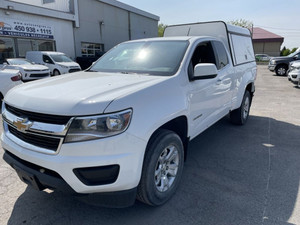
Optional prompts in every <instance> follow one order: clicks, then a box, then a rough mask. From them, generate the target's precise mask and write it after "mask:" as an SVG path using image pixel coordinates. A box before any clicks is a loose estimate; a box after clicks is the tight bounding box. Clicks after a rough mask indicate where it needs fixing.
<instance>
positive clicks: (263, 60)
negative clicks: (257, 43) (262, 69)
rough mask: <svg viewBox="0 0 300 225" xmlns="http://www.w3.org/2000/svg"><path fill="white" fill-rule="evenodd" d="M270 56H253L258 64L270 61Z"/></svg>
mask: <svg viewBox="0 0 300 225" xmlns="http://www.w3.org/2000/svg"><path fill="white" fill-rule="evenodd" d="M270 58H271V57H270V56H269V55H267V54H255V59H256V61H258V62H267V61H269V60H270Z"/></svg>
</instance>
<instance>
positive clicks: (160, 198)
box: [137, 130, 184, 206]
mask: <svg viewBox="0 0 300 225" xmlns="http://www.w3.org/2000/svg"><path fill="white" fill-rule="evenodd" d="M183 163H184V148H183V144H182V141H181V139H180V137H179V136H178V135H177V134H176V133H174V132H172V131H169V130H158V131H157V132H156V134H155V135H154V136H153V137H152V138H151V139H150V141H149V143H148V146H147V149H146V153H145V157H144V164H143V171H142V176H141V180H140V184H139V186H138V191H137V199H138V200H139V201H141V202H143V203H145V204H148V205H151V206H159V205H162V204H164V203H165V202H167V201H168V200H169V199H170V198H171V197H172V196H173V195H174V193H175V191H176V189H177V188H178V185H179V183H180V179H181V175H182V171H183ZM170 168H172V169H170Z"/></svg>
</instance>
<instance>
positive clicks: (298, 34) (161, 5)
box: [119, 0, 300, 48]
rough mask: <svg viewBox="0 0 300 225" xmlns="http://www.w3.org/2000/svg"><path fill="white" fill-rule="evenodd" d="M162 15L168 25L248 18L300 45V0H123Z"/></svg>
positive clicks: (288, 44)
mask: <svg viewBox="0 0 300 225" xmlns="http://www.w3.org/2000/svg"><path fill="white" fill-rule="evenodd" d="M119 1H120V2H123V3H126V4H128V5H131V6H134V7H136V8H139V9H141V10H144V11H147V12H150V13H152V14H155V15H157V16H159V17H160V22H161V23H164V24H168V25H171V24H180V23H195V22H201V21H212V20H223V21H225V22H227V21H231V20H236V19H246V20H249V21H252V22H253V23H254V27H261V28H263V29H266V30H268V31H270V32H273V33H275V34H278V35H281V36H283V37H284V43H283V45H282V47H283V46H286V47H287V48H293V47H300V0H247V1H246V0H225V1H224V0H223V1H222V0H208V1H199V0H185V1H184V0H160V1H159V0H151V1H149V0H148V1H145V0H144V1H143V0H119Z"/></svg>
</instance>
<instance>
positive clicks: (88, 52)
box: [81, 42, 104, 57]
mask: <svg viewBox="0 0 300 225" xmlns="http://www.w3.org/2000/svg"><path fill="white" fill-rule="evenodd" d="M103 51H104V44H96V43H87V42H82V43H81V55H82V56H83V57H95V56H99V55H101V54H102V53H103Z"/></svg>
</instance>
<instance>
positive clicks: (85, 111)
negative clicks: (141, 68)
mask: <svg viewBox="0 0 300 225" xmlns="http://www.w3.org/2000/svg"><path fill="white" fill-rule="evenodd" d="M165 79H166V77H160V76H147V75H136V74H135V75H133V74H120V73H114V74H107V73H99V72H77V73H74V74H68V75H64V76H59V77H53V78H48V79H42V80H38V81H33V82H31V83H26V84H23V85H20V86H18V87H17V88H15V89H14V90H12V91H11V92H9V93H8V94H7V95H6V96H5V102H6V103H7V104H9V105H11V106H14V107H16V108H20V109H23V110H27V111H32V112H39V113H45V114H54V115H71V116H74V115H92V114H99V113H103V112H104V110H105V109H106V107H107V106H108V105H109V104H110V103H111V102H112V101H113V100H114V99H116V98H118V97H122V96H126V95H128V94H131V93H133V92H136V91H138V90H140V89H143V88H146V87H149V86H151V85H154V84H157V83H159V82H161V81H163V80H165ZM128 107H130V102H129V103H128ZM120 110H122V109H120Z"/></svg>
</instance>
